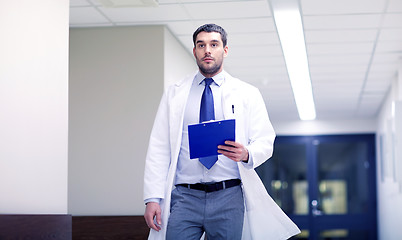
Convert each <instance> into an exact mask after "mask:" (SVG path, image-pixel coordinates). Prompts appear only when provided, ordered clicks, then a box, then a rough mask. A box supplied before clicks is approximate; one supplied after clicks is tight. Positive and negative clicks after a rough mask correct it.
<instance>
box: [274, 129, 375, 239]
mask: <svg viewBox="0 0 402 240" xmlns="http://www.w3.org/2000/svg"><path fill="white" fill-rule="evenodd" d="M375 139H376V138H375V134H353V135H352V134H350V135H349V134H348V135H312V136H278V137H277V138H276V140H275V144H287V143H291V144H305V146H306V159H307V173H306V174H307V175H306V177H307V182H308V186H318V159H317V158H318V156H317V148H318V147H317V146H318V145H317V144H319V143H330V142H365V143H366V144H367V151H368V152H367V158H368V159H367V161H368V164H369V167H368V184H369V185H370V188H369V194H368V195H369V196H368V198H369V206H370V207H369V208H370V209H372V211H370V212H368V213H367V214H344V215H321V216H317V215H314V214H313V208H312V205H311V204H309V211H308V212H309V214H308V215H305V216H300V215H293V214H291V215H289V217H290V218H291V219H292V220H293V221H294V222H295V223H296V224H297V225H298V226H299V228H300V229H306V230H309V239H310V240H317V239H319V232H320V231H322V230H330V229H346V230H367V231H369V235H370V237H369V240H374V239H377V186H376V153H375ZM274 149H275V148H274ZM318 194H319V193H318V187H309V188H308V199H309V201H308V202H309V203H311V201H312V200H314V199H318Z"/></svg>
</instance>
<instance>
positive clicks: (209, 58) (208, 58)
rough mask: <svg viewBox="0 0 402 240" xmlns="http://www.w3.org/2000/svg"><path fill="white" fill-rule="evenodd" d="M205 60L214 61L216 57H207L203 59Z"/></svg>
mask: <svg viewBox="0 0 402 240" xmlns="http://www.w3.org/2000/svg"><path fill="white" fill-rule="evenodd" d="M202 60H203V61H204V62H212V61H213V60H214V59H213V58H211V57H205V58H203V59H202Z"/></svg>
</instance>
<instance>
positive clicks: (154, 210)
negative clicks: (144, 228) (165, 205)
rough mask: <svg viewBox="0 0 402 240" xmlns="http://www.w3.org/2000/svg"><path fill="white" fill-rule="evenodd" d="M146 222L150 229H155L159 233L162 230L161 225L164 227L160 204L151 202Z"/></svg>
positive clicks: (145, 215) (147, 207) (146, 213)
mask: <svg viewBox="0 0 402 240" xmlns="http://www.w3.org/2000/svg"><path fill="white" fill-rule="evenodd" d="M155 217H156V223H157V224H155V222H154V218H155ZM144 218H145V222H146V223H147V225H148V227H149V228H152V229H154V230H155V231H157V232H159V230H161V227H160V225H162V220H161V207H160V206H159V203H156V202H149V203H147V206H146V208H145V214H144Z"/></svg>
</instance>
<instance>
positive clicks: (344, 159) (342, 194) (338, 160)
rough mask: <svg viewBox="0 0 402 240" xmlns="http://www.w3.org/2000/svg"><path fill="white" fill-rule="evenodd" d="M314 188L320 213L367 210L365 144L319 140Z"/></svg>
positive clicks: (344, 212) (350, 212)
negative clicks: (316, 179)
mask: <svg viewBox="0 0 402 240" xmlns="http://www.w3.org/2000/svg"><path fill="white" fill-rule="evenodd" d="M317 150H318V169H319V170H318V171H319V172H318V182H319V186H318V192H319V209H320V210H321V211H322V213H323V214H327V215H328V214H355V213H367V212H368V197H369V191H368V190H369V189H368V187H369V184H368V162H367V159H368V157H367V144H366V143H364V142H332V143H319V144H318V145H317Z"/></svg>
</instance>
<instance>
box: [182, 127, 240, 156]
mask: <svg viewBox="0 0 402 240" xmlns="http://www.w3.org/2000/svg"><path fill="white" fill-rule="evenodd" d="M235 125H236V123H235V119H229V120H219V121H210V122H204V123H199V124H192V125H188V141H189V148H190V159H194V158H200V157H208V156H213V155H219V154H218V145H225V141H226V140H230V141H235V127H236V126H235Z"/></svg>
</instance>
